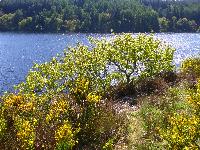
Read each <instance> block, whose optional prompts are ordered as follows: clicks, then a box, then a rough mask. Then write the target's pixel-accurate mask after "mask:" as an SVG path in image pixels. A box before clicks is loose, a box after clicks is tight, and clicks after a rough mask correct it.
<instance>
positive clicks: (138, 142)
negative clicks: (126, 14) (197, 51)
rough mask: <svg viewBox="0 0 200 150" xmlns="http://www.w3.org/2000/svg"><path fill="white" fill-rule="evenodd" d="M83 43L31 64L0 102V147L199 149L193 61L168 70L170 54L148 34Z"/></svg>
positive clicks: (198, 61) (199, 122)
mask: <svg viewBox="0 0 200 150" xmlns="http://www.w3.org/2000/svg"><path fill="white" fill-rule="evenodd" d="M91 43H92V44H91V45H92V47H90V48H89V47H87V46H84V45H81V44H77V46H76V47H73V48H68V50H67V51H65V52H64V54H63V55H60V56H59V57H57V58H53V59H52V61H50V62H46V63H44V64H35V66H34V67H33V68H32V70H31V71H30V72H29V74H28V76H27V77H26V81H25V82H23V83H21V84H20V85H18V86H17V87H16V92H15V93H6V94H5V95H4V96H2V98H1V105H0V149H52V150H54V149H57V150H66V149H67V150H70V149H75V150H79V149H84V150H86V149H105V150H112V149H120V150H121V149H138V150H140V149H141V150H143V149H176V150H183V149H199V148H200V142H199V141H200V139H199V137H200V116H199V115H200V107H199V106H200V105H199V104H200V102H199V101H200V97H199V95H200V93H199V92H200V81H199V77H200V70H199V65H200V59H199V58H190V59H187V60H185V61H184V62H183V63H182V65H181V68H180V70H179V72H175V68H174V65H173V63H172V60H173V53H174V49H172V48H171V47H169V46H167V45H164V44H162V43H161V42H160V41H158V40H155V39H154V38H153V37H152V36H147V35H143V34H140V35H138V36H137V37H133V36H132V35H131V34H122V35H117V36H115V37H114V38H113V39H111V40H110V41H106V40H105V39H103V40H96V39H91ZM111 69H112V71H111ZM122 101H125V102H128V103H126V104H124V103H123V102H122ZM129 105H134V106H133V107H134V108H132V107H131V106H129Z"/></svg>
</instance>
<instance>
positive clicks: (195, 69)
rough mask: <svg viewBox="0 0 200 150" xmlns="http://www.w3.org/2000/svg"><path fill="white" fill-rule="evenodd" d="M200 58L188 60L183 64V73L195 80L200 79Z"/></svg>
mask: <svg viewBox="0 0 200 150" xmlns="http://www.w3.org/2000/svg"><path fill="white" fill-rule="evenodd" d="M199 66H200V58H188V59H186V60H184V61H183V62H182V64H181V72H182V73H184V74H185V75H188V76H190V77H193V78H198V77H200V68H199Z"/></svg>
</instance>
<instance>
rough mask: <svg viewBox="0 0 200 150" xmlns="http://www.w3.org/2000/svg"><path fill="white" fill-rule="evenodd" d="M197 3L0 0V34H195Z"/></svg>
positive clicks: (198, 14) (198, 22) (199, 7)
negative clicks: (4, 32)
mask: <svg viewBox="0 0 200 150" xmlns="http://www.w3.org/2000/svg"><path fill="white" fill-rule="evenodd" d="M199 18H200V4H199V3H198V2H195V1H194V2H188V1H184V2H172V1H169V2H168V1H159V0H157V1H148V0H141V1H139V0H1V1H0V31H31V32H101V33H102V32H112V31H113V32H151V31H154V32H159V31H162V32H163V31H164V32H165V31H174V32H195V31H198V29H199V25H200V19H199Z"/></svg>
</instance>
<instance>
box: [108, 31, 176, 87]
mask: <svg viewBox="0 0 200 150" xmlns="http://www.w3.org/2000/svg"><path fill="white" fill-rule="evenodd" d="M105 49H106V48H105ZM107 51H108V54H107V59H108V61H109V63H111V65H112V66H114V67H115V70H114V72H113V75H117V77H120V78H122V79H124V80H125V82H126V83H127V84H128V83H130V82H131V81H134V80H136V79H137V78H146V77H152V76H154V75H156V74H158V73H160V72H162V71H172V70H173V69H174V67H173V64H172V59H173V52H174V49H172V48H170V47H168V46H167V45H164V44H162V43H161V42H160V41H159V40H155V39H154V38H153V37H152V36H147V35H144V34H141V35H138V36H137V37H135V38H134V37H132V35H131V34H125V35H123V36H116V37H115V39H114V40H113V41H112V42H111V44H110V45H109V48H107ZM113 54H115V55H113Z"/></svg>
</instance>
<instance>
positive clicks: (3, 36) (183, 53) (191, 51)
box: [0, 32, 200, 93]
mask: <svg viewBox="0 0 200 150" xmlns="http://www.w3.org/2000/svg"><path fill="white" fill-rule="evenodd" d="M89 36H92V37H97V38H100V37H102V36H106V37H109V36H111V35H109V34H107V35H102V34H80V33H79V34H27V33H10V32H6V33H0V93H2V92H4V91H6V90H12V87H13V85H16V84H18V83H20V82H21V81H23V80H24V78H25V76H26V74H27V72H28V71H29V70H30V68H31V67H32V65H33V63H34V62H35V63H43V62H45V61H49V60H50V59H51V58H52V57H53V56H56V54H57V53H62V52H63V49H65V48H67V47H68V46H75V45H76V43H77V42H80V43H83V44H89V43H88V40H87V38H88V37H89ZM155 37H156V38H158V39H160V40H162V41H164V42H166V43H168V44H170V45H171V46H172V47H174V48H176V52H175V56H174V62H175V63H176V65H177V66H178V65H179V64H180V62H181V61H182V60H183V59H185V58H187V57H190V56H198V55H199V54H200V33H171V34H168V33H167V34H166V33H165V34H164V33H160V34H155Z"/></svg>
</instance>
